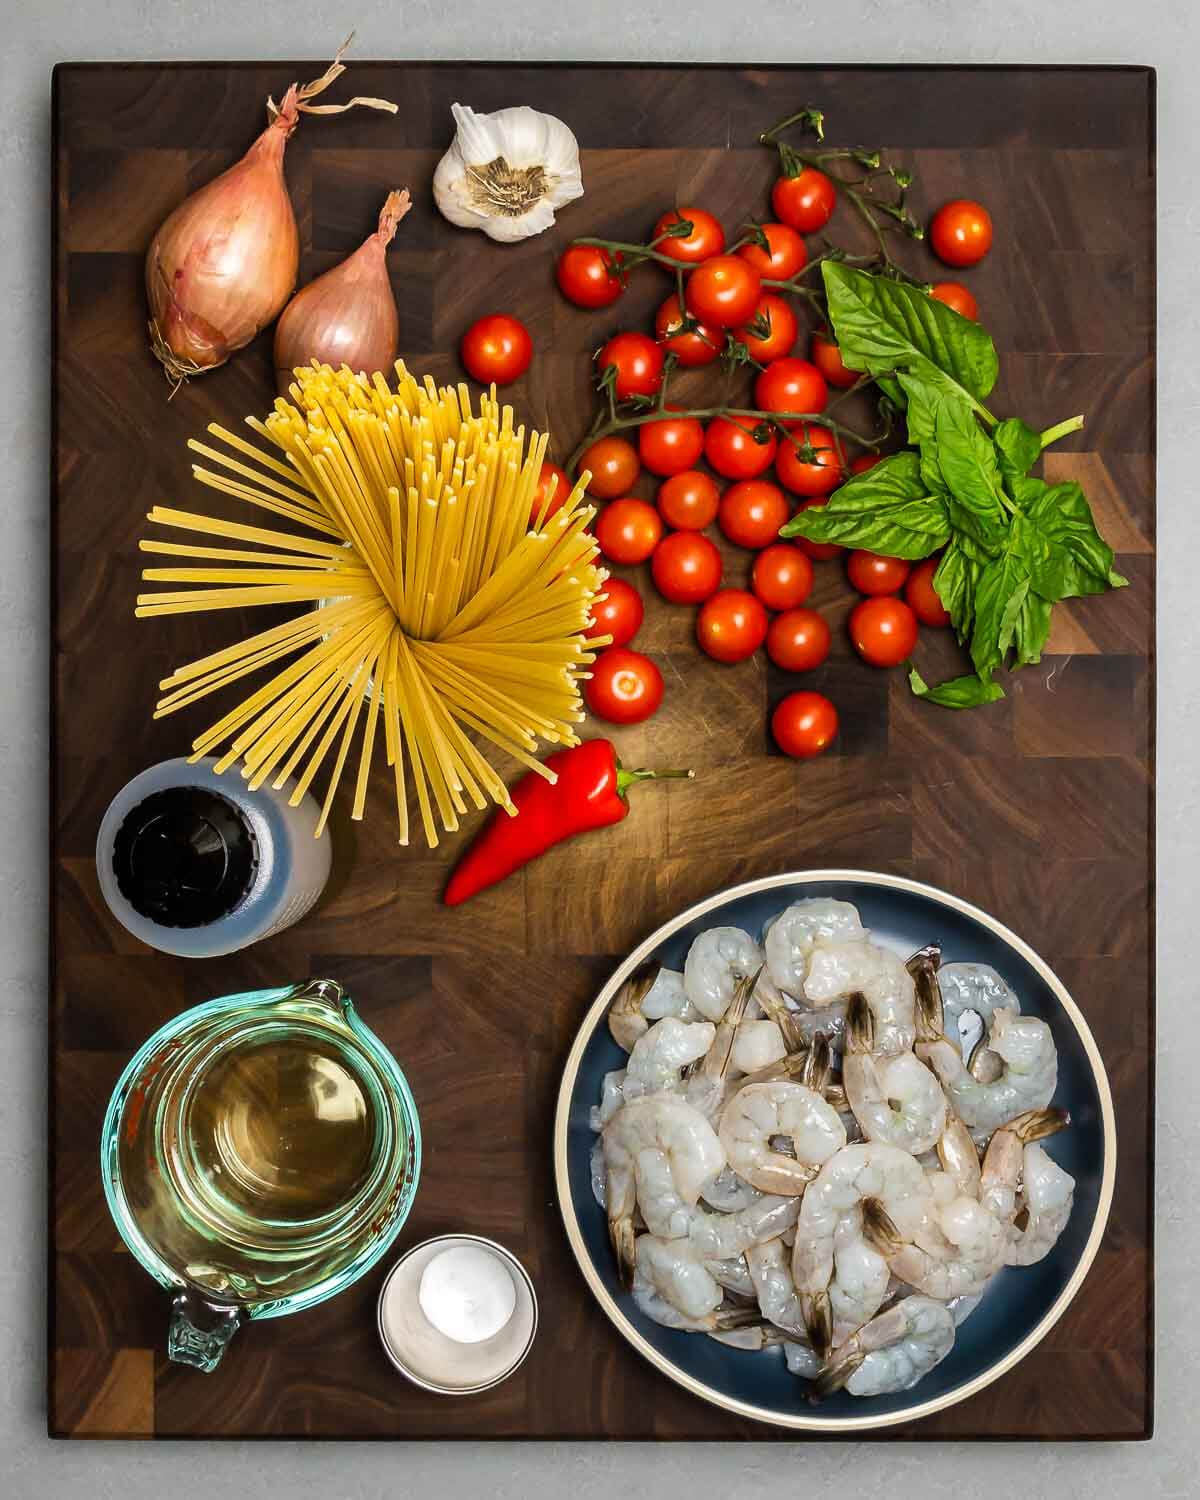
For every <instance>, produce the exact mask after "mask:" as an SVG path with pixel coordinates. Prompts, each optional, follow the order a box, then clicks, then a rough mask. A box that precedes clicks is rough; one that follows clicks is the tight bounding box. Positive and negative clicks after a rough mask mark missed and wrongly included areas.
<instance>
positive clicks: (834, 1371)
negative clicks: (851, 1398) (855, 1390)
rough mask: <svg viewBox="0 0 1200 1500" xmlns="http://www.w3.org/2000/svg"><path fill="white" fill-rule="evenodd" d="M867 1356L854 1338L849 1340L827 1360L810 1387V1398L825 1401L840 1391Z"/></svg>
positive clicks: (815, 1400)
mask: <svg viewBox="0 0 1200 1500" xmlns="http://www.w3.org/2000/svg"><path fill="white" fill-rule="evenodd" d="M866 1357H867V1355H866V1351H865V1350H863V1349H860V1348H858V1347H857V1345H856V1343H855V1341H854V1340H853V1339H850V1340H848V1341H847V1342H846V1343H845V1344H843V1346H842V1347H841V1349H839V1350H836V1351H835V1352H834V1353H833V1354H832V1355H831V1356H830V1357H829V1358H828V1359H827V1360H826V1362H825V1364H824V1366H823V1367H822V1369H821V1372H820V1374H818V1376H817V1378H816V1379H815V1380H814V1381H813V1383H812V1386H811V1388H810V1389H809V1393H808V1399H809V1400H810V1401H813V1402H817V1401H823V1400H824V1399H825V1397H826V1396H832V1395H833V1393H834V1392H835V1391H840V1390H841V1388H842V1387H843V1386H844V1385H845V1384H846V1382H847V1381H848V1380H849V1379H850V1377H851V1375H853V1374H854V1372H855V1370H857V1369H858V1367H859V1365H861V1364H862V1362H863V1360H864V1359H866Z"/></svg>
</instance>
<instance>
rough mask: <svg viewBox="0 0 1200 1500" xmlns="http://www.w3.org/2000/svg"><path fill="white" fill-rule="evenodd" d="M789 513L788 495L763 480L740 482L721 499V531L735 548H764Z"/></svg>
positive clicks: (744, 480) (776, 533) (772, 539)
mask: <svg viewBox="0 0 1200 1500" xmlns="http://www.w3.org/2000/svg"><path fill="white" fill-rule="evenodd" d="M790 514H791V506H790V505H788V502H787V496H786V495H785V494H784V493H783V491H782V490H781V489H780V488H779V486H778V485H777V484H771V483H770V482H769V481H768V480H766V479H743V480H742V481H741V482H740V483H739V484H731V485H730V486H729V488H728V489H727V490H726V491H725V493H724V494H723V495H722V496H721V509H720V511H719V513H718V515H717V521H718V524H719V525H720V527H721V530H722V531H723V532H724V533H725V535H726V536H727V537H728V538H729V540H730V541H731V542H733V543H734V544H735V545H736V546H738V547H766V546H768V545H769V544H770V543H771V542H773V541H775V540H776V539H777V538H778V536H779V528H780V527H781V526H782V525H784V523H785V522H786V521H787V518H788V516H789V515H790Z"/></svg>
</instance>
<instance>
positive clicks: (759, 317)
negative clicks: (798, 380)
mask: <svg viewBox="0 0 1200 1500" xmlns="http://www.w3.org/2000/svg"><path fill="white" fill-rule="evenodd" d="M799 326H800V325H799V324H798V323H797V322H796V314H795V313H794V312H793V311H792V309H791V304H790V303H788V302H785V301H784V300H783V298H782V297H777V296H776V295H775V293H774V292H764V293H763V294H762V296H761V297H760V298H759V299H758V306H757V307H756V308H755V309H754V316H753V317H752V318H751V319H750V324H749V326H747V327H746V328H739V329H738V330H737V332H736V333H735V334H734V335H733V336H734V338H735V339H738V340H739V341H740V342H741V343H743V344H745V346H746V348H747V349H748V350H749V352H750V357H751V359H756V360H758V362H759V364H760V365H761V364H767V363H769V362H770V361H771V360H779V359H781V358H782V357H783V356H784V355H785V354H790V353H791V352H792V348H793V346H794V345H795V342H796V334H797V333H798V332H799ZM762 328H765V329H766V332H765V333H762V334H761V335H760V333H759V332H758V331H757V330H759V329H762Z"/></svg>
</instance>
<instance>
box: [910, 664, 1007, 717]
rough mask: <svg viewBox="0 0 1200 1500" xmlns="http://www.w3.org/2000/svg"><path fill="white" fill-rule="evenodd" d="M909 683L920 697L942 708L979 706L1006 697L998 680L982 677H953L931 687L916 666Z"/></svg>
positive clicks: (911, 670) (912, 670) (913, 668)
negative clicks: (986, 680)
mask: <svg viewBox="0 0 1200 1500" xmlns="http://www.w3.org/2000/svg"><path fill="white" fill-rule="evenodd" d="M908 685H909V687H910V688H912V690H913V693H914V694H915V695H916V696H917V697H918V698H924V699H925V701H926V702H927V703H937V704H939V705H940V706H941V707H942V708H978V707H979V705H980V704H981V703H995V702H996V700H997V699H998V698H1003V697H1004V689H1003V688H1002V687H1001V686H1000V684H999V683H998V682H985V681H984V679H983V678H982V677H973V676H968V677H951V678H950V679H949V681H948V682H939V683H938V684H937V686H936V687H930V686H929V684H928V683H927V682H926V681H925V679H924V678H923V677H922V676H921V674H920V672H918V671H917V669H916V667H910V668H909V670H908Z"/></svg>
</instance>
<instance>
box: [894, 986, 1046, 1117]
mask: <svg viewBox="0 0 1200 1500" xmlns="http://www.w3.org/2000/svg"><path fill="white" fill-rule="evenodd" d="M988 1046H989V1047H990V1048H991V1050H992V1051H993V1052H996V1053H998V1054H999V1056H1000V1059H1001V1061H1002V1062H1003V1064H1004V1071H1003V1072H1002V1073H1001V1074H1000V1076H999V1077H998V1078H997V1079H995V1081H994V1082H992V1083H980V1081H979V1080H978V1079H977V1078H975V1077H974V1076H973V1075H972V1074H971V1073H970V1072H969V1071H968V1069H967V1067H966V1066H965V1064H964V1063H963V1060H962V1058H961V1057H960V1056H959V1054H958V1049H957V1047H955V1045H954V1043H953V1042H951V1041H949V1040H948V1039H947V1038H946V1036H945V1034H944V1026H943V1016H942V1008H941V1004H940V996H939V994H938V990H937V986H936V985H934V986H932V988H931V990H930V992H928V993H926V994H924V995H923V996H922V1003H921V1008H920V1012H919V1034H918V1039H917V1044H916V1047H917V1056H918V1057H919V1058H921V1059H922V1061H923V1062H927V1063H928V1064H929V1066H930V1067H931V1068H932V1069H933V1071H934V1072H935V1073H936V1074H937V1076H938V1078H939V1079H940V1081H941V1085H942V1088H943V1089H944V1090H945V1093H946V1097H947V1099H948V1100H949V1102H950V1107H951V1108H952V1109H953V1110H954V1113H955V1114H956V1115H957V1116H958V1118H959V1119H960V1120H961V1121H962V1122H963V1124H964V1125H966V1126H967V1127H968V1128H970V1129H972V1130H998V1129H999V1128H1000V1126H1001V1125H1004V1124H1007V1122H1008V1121H1009V1120H1011V1119H1014V1118H1015V1117H1016V1116H1017V1115H1019V1114H1022V1113H1023V1112H1024V1111H1025V1110H1030V1109H1044V1108H1045V1106H1046V1105H1047V1104H1049V1103H1050V1100H1051V1099H1052V1098H1053V1096H1054V1089H1055V1085H1056V1084H1057V1082H1058V1051H1057V1049H1056V1047H1055V1045H1054V1037H1053V1034H1052V1033H1051V1031H1050V1028H1049V1026H1047V1024H1046V1023H1045V1021H1043V1020H1040V1019H1039V1018H1038V1017H1037V1016H1022V1015H1019V1014H1018V1013H1017V1012H1016V1011H1014V1010H1007V1009H1005V1008H1004V1007H1003V1006H1001V1007H1000V1009H999V1010H997V1011H996V1013H995V1014H994V1015H993V1017H992V1027H991V1031H990V1033H989V1036H988Z"/></svg>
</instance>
